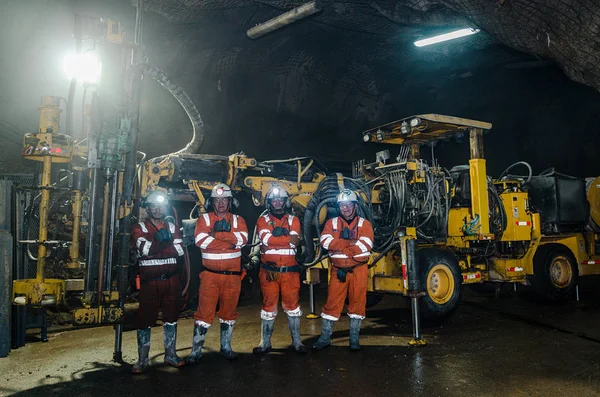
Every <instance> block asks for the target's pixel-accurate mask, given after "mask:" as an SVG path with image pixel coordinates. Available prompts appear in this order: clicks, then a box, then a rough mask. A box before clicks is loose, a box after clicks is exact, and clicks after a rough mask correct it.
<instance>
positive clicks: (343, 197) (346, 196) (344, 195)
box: [337, 189, 358, 203]
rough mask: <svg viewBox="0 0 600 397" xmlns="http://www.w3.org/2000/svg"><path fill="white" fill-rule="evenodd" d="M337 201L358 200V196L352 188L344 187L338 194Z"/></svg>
mask: <svg viewBox="0 0 600 397" xmlns="http://www.w3.org/2000/svg"><path fill="white" fill-rule="evenodd" d="M337 202H338V203H341V202H354V203H356V202H358V196H357V195H356V193H355V192H353V191H352V190H350V189H344V190H342V191H341V192H340V194H338V196H337Z"/></svg>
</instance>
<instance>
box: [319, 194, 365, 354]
mask: <svg viewBox="0 0 600 397" xmlns="http://www.w3.org/2000/svg"><path fill="white" fill-rule="evenodd" d="M337 202H338V205H339V207H340V215H341V216H338V217H335V218H332V219H329V220H328V221H327V223H326V224H325V227H324V228H323V233H322V234H321V239H320V242H321V246H322V247H323V248H324V249H326V250H328V251H329V258H331V261H332V267H331V269H330V272H331V277H330V282H329V289H328V291H327V303H325V306H323V310H322V313H321V318H322V319H323V322H322V325H321V336H320V337H319V340H317V342H315V344H314V345H313V349H315V350H320V349H323V348H324V347H327V346H329V345H330V343H331V341H330V339H331V334H332V332H333V324H334V322H336V321H337V320H338V319H339V318H340V314H341V313H342V309H343V308H344V301H345V300H346V296H347V297H348V301H349V303H348V317H350V349H351V350H359V349H360V344H359V341H358V335H359V333H360V324H361V322H362V320H363V319H364V318H365V314H366V306H367V279H368V268H367V266H366V264H367V261H368V259H369V256H370V254H371V249H372V248H373V226H371V222H369V221H368V220H366V219H364V218H361V217H360V216H358V215H357V210H358V197H357V195H356V193H355V192H353V191H351V190H348V189H344V190H342V191H341V192H340V194H339V195H338V196H337Z"/></svg>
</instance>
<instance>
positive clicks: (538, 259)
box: [531, 244, 578, 302]
mask: <svg viewBox="0 0 600 397" xmlns="http://www.w3.org/2000/svg"><path fill="white" fill-rule="evenodd" d="M577 278H578V270H577V264H576V262H575V259H574V258H573V255H572V254H571V252H570V251H569V249H567V248H566V247H563V246H561V245H558V244H548V245H543V246H541V247H540V248H538V250H537V252H536V253H535V256H534V257H533V276H532V277H531V286H532V287H533V289H534V290H535V292H536V293H537V294H538V295H540V296H542V297H544V298H547V299H550V300H553V301H559V302H560V301H566V300H567V299H568V298H569V297H570V296H571V295H572V293H573V289H574V288H575V286H576V285H577Z"/></svg>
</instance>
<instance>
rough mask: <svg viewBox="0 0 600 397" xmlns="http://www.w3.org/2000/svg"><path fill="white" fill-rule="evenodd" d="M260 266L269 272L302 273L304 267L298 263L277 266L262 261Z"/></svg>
mask: <svg viewBox="0 0 600 397" xmlns="http://www.w3.org/2000/svg"><path fill="white" fill-rule="evenodd" d="M260 267H261V269H265V270H266V271H268V272H276V273H292V272H297V273H300V272H301V271H302V268H301V267H300V266H298V265H295V266H281V267H276V266H269V265H267V264H264V263H261V264H260Z"/></svg>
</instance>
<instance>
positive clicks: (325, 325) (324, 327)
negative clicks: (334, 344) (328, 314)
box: [312, 318, 334, 350]
mask: <svg viewBox="0 0 600 397" xmlns="http://www.w3.org/2000/svg"><path fill="white" fill-rule="evenodd" d="M333 323H334V321H331V320H327V319H325V318H324V319H323V322H322V323H321V336H320V337H319V340H317V341H316V342H315V344H314V345H313V346H312V348H313V350H321V349H324V348H326V347H329V346H330V345H331V334H332V333H333Z"/></svg>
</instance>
